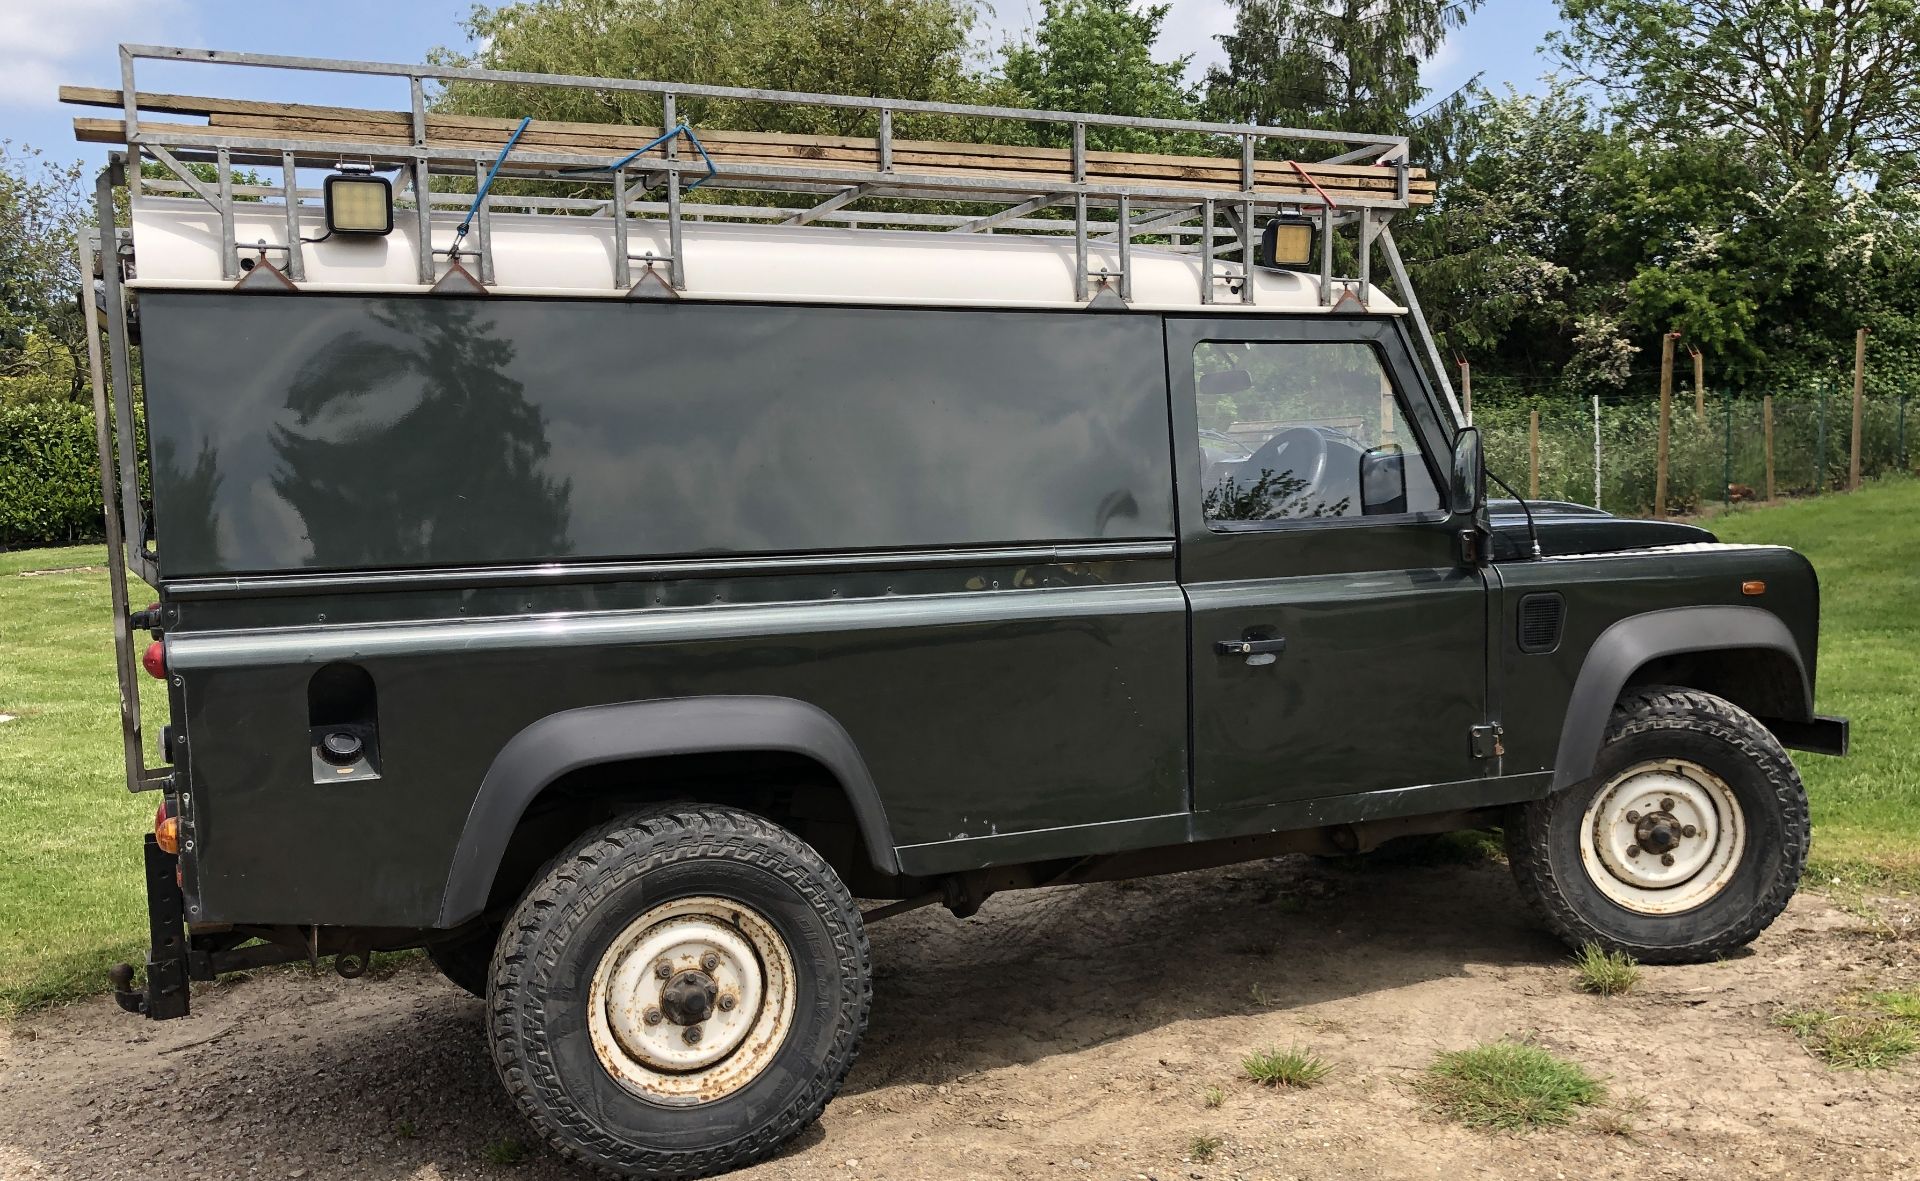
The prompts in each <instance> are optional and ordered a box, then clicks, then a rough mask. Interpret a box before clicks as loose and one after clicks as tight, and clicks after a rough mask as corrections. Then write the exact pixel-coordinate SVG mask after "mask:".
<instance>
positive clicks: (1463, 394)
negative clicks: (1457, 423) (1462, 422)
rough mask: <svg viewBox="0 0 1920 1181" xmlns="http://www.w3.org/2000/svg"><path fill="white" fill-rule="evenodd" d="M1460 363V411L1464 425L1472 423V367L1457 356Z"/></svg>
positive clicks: (1463, 358)
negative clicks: (1464, 419) (1463, 418)
mask: <svg viewBox="0 0 1920 1181" xmlns="http://www.w3.org/2000/svg"><path fill="white" fill-rule="evenodd" d="M1459 365H1460V413H1461V414H1463V415H1465V416H1466V419H1467V421H1466V425H1467V426H1472V425H1473V367H1472V366H1470V365H1469V364H1467V359H1466V358H1465V357H1461V358H1459Z"/></svg>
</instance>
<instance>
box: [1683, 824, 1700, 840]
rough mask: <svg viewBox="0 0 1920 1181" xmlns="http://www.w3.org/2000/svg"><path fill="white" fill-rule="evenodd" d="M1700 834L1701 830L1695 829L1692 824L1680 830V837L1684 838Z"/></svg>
mask: <svg viewBox="0 0 1920 1181" xmlns="http://www.w3.org/2000/svg"><path fill="white" fill-rule="evenodd" d="M1699 833H1700V830H1699V829H1697V828H1695V827H1694V826H1693V825H1691V824H1689V825H1687V826H1686V827H1685V828H1683V829H1681V830H1680V835H1681V836H1683V837H1691V836H1698V835H1699Z"/></svg>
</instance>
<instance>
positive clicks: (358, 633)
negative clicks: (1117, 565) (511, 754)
mask: <svg viewBox="0 0 1920 1181" xmlns="http://www.w3.org/2000/svg"><path fill="white" fill-rule="evenodd" d="M1186 606H1187V599H1186V595H1185V594H1184V593H1182V591H1181V590H1180V587H1179V586H1178V584H1176V583H1173V582H1171V581H1169V582H1152V583H1126V584H1122V585H1118V586H1100V587H1043V588H1039V589H1034V590H997V591H976V592H971V593H966V594H938V595H914V596H911V597H901V596H895V597H884V598H874V599H836V600H827V601H825V602H818V601H816V602H805V603H745V604H723V605H715V606H702V607H666V608H661V607H654V608H647V609H643V610H637V611H592V612H579V613H576V614H554V615H530V616H516V617H514V618H510V619H442V620H434V621H432V622H427V623H379V624H323V625H320V626H301V627H285V628H262V629H253V630H247V631H226V632H175V633H174V634H173V635H172V636H170V637H169V638H168V640H167V666H168V668H169V669H172V670H174V671H176V672H191V671H198V670H202V669H213V668H239V667H256V666H263V665H287V664H325V663H327V662H329V661H334V660H370V659H380V658H387V657H400V656H417V655H426V654H431V653H446V652H454V651H458V652H460V653H462V654H466V653H475V652H497V651H502V650H508V649H518V648H585V647H611V646H628V645H642V644H670V643H684V642H688V641H696V640H729V639H739V638H742V637H751V638H753V639H756V640H765V639H769V638H771V637H775V636H803V635H820V634H823V633H845V632H850V631H879V630H887V629H894V628H927V627H944V626H955V625H963V624H974V623H986V624H1008V623H1023V622H1029V621H1033V620H1046V619H1061V618H1072V617H1075V616H1088V615H1144V614H1153V613H1169V614H1171V613H1184V612H1185V611H1186Z"/></svg>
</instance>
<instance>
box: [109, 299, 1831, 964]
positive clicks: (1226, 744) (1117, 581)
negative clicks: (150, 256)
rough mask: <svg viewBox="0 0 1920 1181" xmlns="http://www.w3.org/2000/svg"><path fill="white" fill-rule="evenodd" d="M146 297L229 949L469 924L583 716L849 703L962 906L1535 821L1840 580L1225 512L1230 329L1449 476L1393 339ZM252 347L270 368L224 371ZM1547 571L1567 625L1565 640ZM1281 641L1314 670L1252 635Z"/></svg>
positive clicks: (1210, 329) (178, 638)
mask: <svg viewBox="0 0 1920 1181" xmlns="http://www.w3.org/2000/svg"><path fill="white" fill-rule="evenodd" d="M146 304H147V306H146V307H145V309H144V321H145V325H146V332H147V334H148V342H147V345H146V359H145V364H146V368H147V374H146V378H147V382H146V384H147V390H148V414H149V422H150V423H151V424H152V426H153V438H154V440H155V443H154V446H155V455H154V461H155V473H156V474H155V485H156V493H155V495H156V505H155V516H156V520H157V524H158V533H159V549H160V554H161V563H162V571H163V575H164V577H163V583H164V585H163V587H162V602H163V610H162V615H161V621H162V627H163V629H164V631H165V637H166V646H167V647H166V650H167V658H168V664H169V671H170V685H169V688H170V693H171V697H172V701H173V707H174V709H173V713H174V728H175V731H176V734H175V759H176V763H177V765H178V770H179V777H180V782H179V783H178V785H177V786H178V787H179V788H180V789H181V790H182V792H183V795H184V796H187V797H190V798H189V799H187V800H186V802H185V804H184V816H185V819H186V820H187V822H188V825H189V831H190V832H191V834H192V837H193V840H194V842H195V843H194V848H193V849H192V851H191V854H190V856H188V857H186V858H185V859H184V864H185V867H186V870H185V872H186V886H187V895H188V899H189V903H190V907H191V908H192V911H191V913H192V917H193V918H194V919H195V920H196V921H199V922H233V923H247V924H322V925H335V926H363V927H399V928H410V927H430V926H433V925H435V923H436V921H437V920H439V919H441V918H443V917H445V916H444V915H443V911H442V904H443V901H444V899H445V898H446V897H447V895H448V893H449V886H448V883H449V876H450V873H451V872H452V868H451V867H454V866H455V865H456V864H457V862H458V861H459V858H460V857H461V855H462V850H463V849H464V848H466V847H467V846H466V845H465V844H464V843H463V831H464V830H465V827H466V826H467V825H468V823H469V820H470V818H471V817H474V816H478V815H480V814H481V810H480V809H479V808H478V807H477V806H476V801H477V800H478V799H479V798H480V793H481V791H482V785H483V783H484V782H486V781H487V780H488V776H489V773H490V771H491V770H493V769H494V768H495V767H496V762H497V759H498V756H500V754H501V752H502V751H503V749H505V748H507V746H508V744H509V743H510V742H511V741H512V740H513V739H514V738H515V736H516V735H519V734H522V733H523V732H525V731H527V730H528V728H529V727H532V726H534V725H536V724H537V723H540V722H542V721H543V720H544V719H549V718H552V717H554V715H556V714H559V713H561V712H563V711H570V710H580V709H583V708H586V707H594V706H608V705H615V704H619V703H645V702H655V701H661V700H667V699H678V698H700V697H741V696H753V697H756V698H767V699H780V700H790V701H792V702H796V703H803V704H804V706H806V707H808V708H813V709H817V710H819V711H824V713H825V714H826V715H828V716H830V718H831V719H832V721H833V722H834V723H836V724H837V726H838V727H839V728H840V729H842V730H844V732H845V734H846V735H847V736H848V737H849V738H850V739H851V741H852V744H853V745H854V746H855V747H857V750H858V755H859V758H860V759H861V760H863V761H864V771H865V772H866V774H867V775H868V776H870V779H871V784H872V789H873V790H874V791H875V792H876V793H877V801H875V803H876V808H875V812H876V814H881V815H883V817H884V819H883V821H882V823H883V824H884V825H885V832H884V833H881V834H879V838H878V839H879V843H880V845H881V847H882V848H883V849H887V850H891V852H892V854H893V856H892V857H891V858H889V859H885V860H887V861H888V862H889V864H887V865H884V866H882V868H883V870H884V871H885V872H889V873H893V872H897V874H898V875H899V876H898V878H897V881H898V882H899V883H900V885H901V888H902V889H908V888H913V889H919V888H924V885H925V880H926V879H929V878H934V877H937V876H938V875H942V874H950V873H957V872H962V871H967V870H973V869H980V868H984V867H991V866H1005V865H1013V864H1019V863H1024V862H1038V861H1047V860H1054V859H1066V858H1078V857H1086V856H1092V855H1098V854H1104V853H1116V852H1122V851H1128V850H1135V849H1143V848H1154V847H1160V846H1172V845H1179V844H1183V843H1189V842H1196V841H1205V840H1213V839H1218V838H1231V837H1243V836H1250V835H1255V834H1260V833H1268V832H1275V831H1282V830H1287V829H1295V828H1308V827H1318V826H1323V825H1338V824H1346V823H1353V822H1357V821H1364V820H1373V819H1384V818H1391V817H1404V816H1411V815H1420V814H1426V813H1440V812H1457V811H1460V810H1464V809H1471V808H1476V807H1484V806H1488V805H1494V804H1502V803H1508V802H1512V801H1517V800H1522V799H1528V798H1535V797H1537V796H1539V795H1541V794H1544V793H1545V792H1546V791H1547V790H1548V789H1549V785H1550V783H1551V782H1552V780H1553V774H1554V770H1555V766H1556V758H1557V755H1558V753H1559V751H1558V747H1559V740H1560V730H1561V725H1562V722H1563V720H1564V718H1565V716H1566V713H1567V709H1568V702H1569V700H1570V698H1571V696H1572V694H1573V692H1574V686H1575V684H1576V683H1577V681H1578V679H1579V675H1580V672H1581V669H1582V667H1583V664H1584V661H1585V657H1586V655H1587V653H1588V651H1589V649H1590V648H1591V647H1592V646H1593V645H1594V643H1595V642H1596V640H1597V639H1598V638H1599V637H1600V636H1601V635H1602V633H1604V632H1606V630H1607V628H1609V627H1610V626H1612V625H1613V624H1615V623H1617V622H1619V621H1621V620H1623V619H1628V618H1630V617H1633V616H1636V615H1640V614H1643V613H1646V612H1650V611H1657V610H1661V609H1664V608H1669V607H1693V606H1700V605H1726V606H1742V607H1756V606H1757V607H1760V608H1762V609H1764V610H1767V611H1771V612H1774V613H1776V614H1777V615H1779V617H1780V618H1781V619H1783V620H1784V621H1785V622H1786V624H1787V627H1788V629H1789V630H1790V631H1791V634H1792V636H1793V639H1794V642H1795V645H1796V647H1797V649H1798V652H1797V655H1798V657H1799V659H1800V661H1801V662H1802V663H1803V664H1804V665H1805V667H1806V668H1807V670H1808V671H1809V673H1810V672H1811V669H1812V667H1813V660H1814V645H1815V630H1816V627H1817V619H1818V600H1817V590H1816V588H1815V585H1814V581H1813V577H1812V572H1811V570H1810V568H1808V567H1807V565H1806V563H1805V562H1804V561H1803V560H1801V559H1799V558H1798V557H1797V556H1796V555H1793V554H1791V553H1790V552H1789V551H1785V550H1775V549H1767V548H1756V547H1721V546H1715V545H1693V546H1682V547H1680V548H1669V549H1646V548H1634V547H1647V546H1654V545H1662V544H1665V545H1672V544H1673V543H1677V542H1686V541H1696V540H1703V539H1706V538H1707V535H1706V534H1704V533H1702V532H1700V531H1698V530H1695V529H1692V528H1690V527H1688V526H1678V525H1654V524H1651V523H1642V522H1631V521H1618V520H1615V519H1613V518H1610V517H1606V516H1605V515H1604V514H1596V513H1594V512H1592V511H1591V510H1579V509H1578V508H1577V507H1575V506H1561V507H1559V508H1557V509H1555V508H1552V507H1550V506H1541V508H1542V511H1541V512H1540V514H1539V515H1540V516H1541V518H1542V519H1541V521H1540V532H1541V534H1542V537H1543V548H1544V549H1545V550H1546V552H1547V553H1548V554H1549V555H1550V557H1549V558H1548V559H1547V560H1542V561H1528V560H1520V558H1519V555H1520V554H1521V553H1522V552H1523V551H1522V550H1521V549H1520V547H1519V546H1518V545H1517V544H1516V543H1515V540H1514V539H1515V537H1516V536H1524V534H1523V532H1522V527H1521V524H1520V523H1519V521H1518V518H1515V517H1513V516H1512V515H1511V514H1509V513H1507V512H1504V511H1501V512H1499V513H1498V514H1497V515H1496V517H1495V518H1494V520H1493V525H1494V529H1495V534H1494V541H1495V545H1494V553H1495V555H1496V556H1499V557H1502V558H1507V559H1511V560H1501V561H1497V562H1495V563H1494V564H1493V565H1485V564H1482V563H1480V562H1477V561H1468V560H1463V550H1462V539H1461V535H1462V532H1463V531H1470V530H1471V529H1472V528H1473V526H1474V524H1475V522H1474V521H1473V520H1472V519H1471V518H1469V517H1466V516H1454V515H1450V514H1448V513H1446V512H1444V511H1429V512H1425V513H1405V514H1399V515H1395V516H1383V517H1355V518H1348V519H1341V520H1337V521H1325V520H1322V521H1303V522H1291V523H1284V524H1275V525H1274V526H1273V527H1262V528H1255V529H1222V528H1218V527H1212V528H1210V527H1209V526H1208V524H1207V522H1206V521H1205V520H1204V519H1203V513H1202V509H1201V503H1200V494H1199V488H1200V484H1201V481H1200V470H1199V464H1200V459H1199V457H1198V448H1197V447H1196V446H1195V439H1196V436H1195V432H1196V430H1197V425H1198V424H1197V419H1196V407H1195V390H1194V384H1195V381H1194V377H1193V364H1192V360H1191V358H1192V356H1193V352H1194V348H1195V345H1196V344H1197V343H1198V342H1203V341H1210V340H1218V339H1229V340H1237V341H1274V342H1283V341H1342V342H1360V343H1363V344H1365V345H1366V346H1367V347H1369V348H1371V349H1373V350H1375V352H1376V353H1377V355H1378V357H1379V359H1380V362H1381V364H1382V366H1383V367H1384V371H1385V372H1386V373H1387V374H1388V375H1390V378H1391V384H1392V386H1393V390H1394V393H1395V394H1397V396H1398V398H1399V399H1400V401H1401V403H1402V410H1403V413H1404V414H1405V419H1406V429H1407V430H1409V431H1410V432H1411V433H1412V434H1411V438H1410V440H1409V441H1410V442H1416V443H1417V444H1418V450H1419V452H1420V453H1421V455H1424V456H1425V457H1426V460H1425V462H1427V463H1428V464H1429V465H1430V466H1431V467H1432V468H1433V472H1432V475H1433V477H1434V479H1436V480H1440V479H1442V478H1443V476H1444V468H1445V461H1446V456H1447V451H1448V448H1449V446H1450V442H1451V437H1452V430H1451V426H1450V420H1449V418H1448V416H1447V414H1446V413H1445V411H1444V409H1443V408H1442V406H1441V405H1440V403H1439V401H1438V399H1437V397H1436V395H1435V392H1434V391H1433V390H1432V389H1431V388H1430V387H1429V386H1428V385H1427V383H1426V381H1425V378H1424V377H1423V376H1422V374H1421V372H1420V370H1419V367H1418V366H1417V365H1416V364H1415V362H1414V358H1413V354H1412V352H1411V350H1410V348H1409V347H1408V342H1407V340H1406V339H1405V336H1404V333H1403V332H1402V331H1401V330H1400V329H1399V327H1398V326H1397V325H1396V324H1394V323H1392V322H1391V321H1388V320H1385V319H1383V318H1380V317H1358V318H1342V317H1332V316H1316V317H1300V318H1291V319H1289V318H1281V317H1274V318H1255V317H1235V318H1233V319H1231V320H1226V319H1208V318H1205V317H1185V316H1180V317H1161V316H1157V315H1150V314H1138V313H1135V314H1124V315H1096V314H1087V313H1034V312H1014V311H1009V312H989V311H964V312H962V311H952V310H944V311H943V310H937V309H858V308H833V309H820V308H758V309H756V308H752V307H746V306H738V305H736V306H724V307H723V306H713V305H700V304H695V303H691V302H689V303H688V304H685V305H671V306H669V305H657V304H647V305H633V304H626V303H616V302H612V301H605V302H600V303H594V304H588V303H584V302H581V301H573V302H568V301H508V300H500V301H467V300H441V301H435V300H400V299H394V300H354V299H343V298H339V297H307V296H300V297H276V298H271V299H269V298H267V297H257V296H230V295H224V294H185V293H170V294H165V295H161V296H155V295H148V296H147V297H146ZM589 329H591V331H589ZM563 353H564V355H565V356H567V357H572V358H584V359H582V360H578V361H577V364H578V365H583V366H585V367H586V368H585V369H566V368H565V367H564V365H563V363H562V361H560V360H558V359H557V358H559V357H560V356H561V355H562V354H563ZM214 354H220V355H222V356H223V357H226V358H229V359H230V360H231V364H232V366H233V371H234V372H235V373H237V374H238V376H236V377H234V378H232V379H231V380H224V381H223V382H221V383H218V384H215V385H209V384H208V383H207V379H206V375H205V373H204V366H201V365H199V364H198V362H197V359H198V358H201V357H204V356H207V355H214ZM863 358H864V359H863ZM876 358H877V360H876ZM568 363H574V362H568ZM882 373H884V374H885V375H886V379H885V380H882V377H881V374H882ZM596 391H597V392H596ZM865 406H879V407H881V410H880V411H879V412H877V413H875V414H873V415H859V414H856V412H857V411H859V410H860V408H861V407H865ZM695 410H701V411H702V412H701V413H694V411H695ZM776 428H777V429H776ZM1415 461H1416V462H1419V460H1418V459H1416V460H1415ZM663 490H666V491H663ZM475 505H477V506H478V507H474V506H475ZM709 517H710V519H711V544H699V543H698V541H699V538H700V537H702V536H704V534H702V533H701V529H702V528H704V527H705V523H706V522H707V521H708V519H709ZM629 522H630V523H631V528H629V527H628V523H629ZM494 524H498V525H499V526H500V527H499V528H497V529H494V528H491V527H490V526H492V525H494ZM1586 551H1605V552H1586ZM1756 578H1757V579H1764V580H1765V581H1766V582H1767V584H1768V590H1767V593H1766V594H1765V595H1762V596H1758V597H1755V596H1749V595H1744V594H1742V591H1741V583H1742V582H1743V581H1745V580H1750V579H1756ZM1540 590H1552V591H1557V592H1559V593H1560V594H1561V595H1562V596H1563V598H1564V600H1565V607H1566V613H1565V623H1564V631H1563V634H1562V636H1561V638H1560V642H1559V644H1558V645H1557V647H1555V648H1554V650H1553V651H1551V652H1548V653H1545V654H1541V655H1529V654H1525V653H1522V652H1520V651H1519V649H1518V646H1517V644H1516V640H1515V636H1516V628H1517V618H1516V612H1517V610H1518V602H1519V599H1520V597H1521V596H1522V595H1524V594H1526V593H1529V592H1533V591H1540ZM1261 637H1284V638H1285V639H1286V640H1287V645H1288V646H1287V649H1286V651H1285V652H1284V653H1281V654H1278V655H1277V657H1276V658H1275V659H1274V660H1272V661H1264V662H1256V663H1252V664H1249V663H1248V662H1247V659H1246V658H1245V657H1244V656H1240V655H1230V654H1222V653H1220V652H1218V651H1216V650H1215V643H1216V641H1219V640H1235V641H1239V640H1247V639H1253V638H1261ZM342 669H345V670H349V672H348V674H347V675H348V678H349V681H351V679H352V678H355V677H358V678H364V680H365V682H366V684H368V685H370V686H372V688H373V690H375V691H377V707H376V705H375V704H374V697H372V696H370V697H369V698H368V703H367V707H366V708H367V709H368V710H369V711H370V712H369V716H368V718H367V719H366V724H367V728H368V734H369V736H370V737H377V749H378V756H379V762H378V767H377V773H376V774H372V775H368V774H361V773H359V772H352V773H349V771H341V772H340V773H339V775H338V776H337V777H336V776H335V775H334V774H333V772H334V770H337V769H332V768H329V767H327V766H325V765H324V764H322V763H320V762H318V761H317V755H316V754H315V753H314V750H313V747H312V746H311V741H312V737H313V734H314V733H315V731H316V721H317V720H327V718H326V717H323V715H325V714H326V710H328V709H330V708H333V707H332V706H331V705H329V704H327V702H329V701H330V700H331V698H329V696H328V694H329V692H331V690H327V689H325V688H324V686H326V685H329V684H333V683H334V682H333V681H330V680H329V678H335V680H337V679H338V677H337V675H336V674H338V673H339V670H342ZM323 670H332V671H329V672H326V673H323ZM1491 726H1498V727H1500V728H1501V730H1502V731H1503V733H1504V736H1505V737H1504V750H1503V753H1501V754H1499V755H1497V756H1491V757H1489V756H1486V755H1484V754H1478V753H1476V751H1475V749H1474V745H1473V742H1472V741H1471V737H1472V734H1471V732H1472V731H1473V730H1474V728H1475V727H1491ZM645 753H646V752H644V751H636V752H634V754H635V755H636V756H640V755H644V754H645ZM349 770H351V769H349ZM634 775H635V777H636V778H637V779H639V780H640V782H638V783H637V784H636V785H635V786H637V787H639V788H641V789H643V790H644V789H645V788H646V787H647V786H648V785H647V784H646V783H645V781H644V780H645V772H644V771H635V772H634ZM538 786H539V784H532V785H529V786H528V788H527V789H528V790H529V791H532V790H534V789H536V788H537V787H538ZM876 860H877V861H878V860H880V859H876ZM486 872H487V873H488V874H489V875H490V874H491V867H488V868H487V870H486ZM483 880H484V879H483ZM461 917H465V916H462V915H454V916H452V917H451V918H450V919H447V921H459V919H460V918H461Z"/></svg>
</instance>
